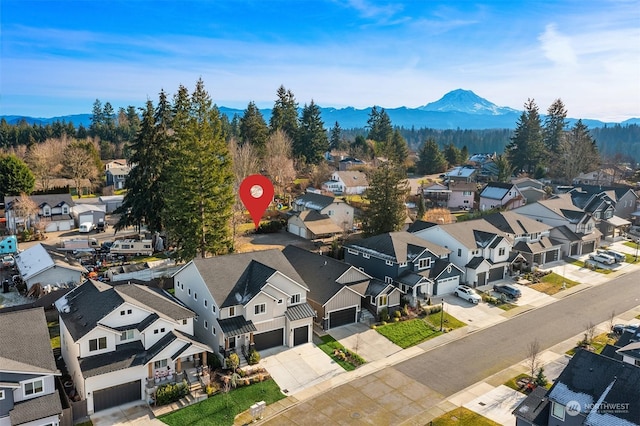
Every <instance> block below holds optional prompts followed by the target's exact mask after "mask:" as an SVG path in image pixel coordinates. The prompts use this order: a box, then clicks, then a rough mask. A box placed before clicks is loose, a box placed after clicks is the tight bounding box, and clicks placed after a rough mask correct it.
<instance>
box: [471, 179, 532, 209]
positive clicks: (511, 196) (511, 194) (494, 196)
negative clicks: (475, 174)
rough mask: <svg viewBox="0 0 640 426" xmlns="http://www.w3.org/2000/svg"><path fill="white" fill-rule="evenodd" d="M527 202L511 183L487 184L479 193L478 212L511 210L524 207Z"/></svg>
mask: <svg viewBox="0 0 640 426" xmlns="http://www.w3.org/2000/svg"><path fill="white" fill-rule="evenodd" d="M526 203H527V200H525V198H524V197H523V196H522V193H521V192H520V190H519V189H518V187H517V186H515V185H514V184H512V183H502V182H489V183H488V184H487V185H486V186H485V187H484V188H483V189H482V192H480V210H481V211H485V210H491V209H504V210H513V209H516V208H518V207H521V206H524V205H525V204H526Z"/></svg>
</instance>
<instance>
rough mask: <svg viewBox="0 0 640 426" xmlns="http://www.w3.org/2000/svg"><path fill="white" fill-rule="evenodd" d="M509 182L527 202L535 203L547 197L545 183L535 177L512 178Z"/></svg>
mask: <svg viewBox="0 0 640 426" xmlns="http://www.w3.org/2000/svg"><path fill="white" fill-rule="evenodd" d="M511 183H512V184H514V185H515V186H516V187H517V188H518V189H519V190H520V193H521V194H522V196H523V197H524V198H525V199H526V200H527V203H535V202H536V201H538V200H544V199H545V198H547V193H546V191H545V184H544V183H542V182H540V181H539V180H537V179H533V178H530V177H522V178H514V179H511Z"/></svg>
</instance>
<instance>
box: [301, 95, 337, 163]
mask: <svg viewBox="0 0 640 426" xmlns="http://www.w3.org/2000/svg"><path fill="white" fill-rule="evenodd" d="M328 150H329V138H328V137H327V132H326V131H325V130H324V122H323V121H322V118H321V117H320V108H318V106H317V105H316V104H315V103H314V102H313V100H312V101H311V103H310V104H309V105H306V104H305V106H304V108H303V109H302V117H301V118H300V127H299V130H298V137H297V138H296V139H294V144H293V155H294V156H295V157H297V158H304V160H305V162H306V163H307V164H318V163H319V162H321V161H322V160H323V158H324V157H323V154H324V153H325V152H326V151H328Z"/></svg>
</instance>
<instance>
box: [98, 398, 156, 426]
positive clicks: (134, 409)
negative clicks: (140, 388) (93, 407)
mask: <svg viewBox="0 0 640 426" xmlns="http://www.w3.org/2000/svg"><path fill="white" fill-rule="evenodd" d="M91 421H92V422H93V426H116V425H137V426H152V425H157V426H160V425H164V423H162V422H161V421H160V420H158V419H156V418H155V417H154V416H153V413H152V412H151V409H149V406H148V405H147V404H146V403H144V402H141V401H137V402H132V403H131V404H125V405H121V406H118V407H114V408H110V409H108V410H102V411H98V412H97V413H94V414H92V415H91Z"/></svg>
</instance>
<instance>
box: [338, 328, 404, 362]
mask: <svg viewBox="0 0 640 426" xmlns="http://www.w3.org/2000/svg"><path fill="white" fill-rule="evenodd" d="M328 333H329V334H330V335H331V336H332V337H333V338H334V339H336V340H337V341H338V342H340V344H342V346H344V347H345V348H347V349H349V350H350V351H352V352H355V353H357V354H358V355H360V356H361V357H362V358H364V359H365V361H367V362H371V361H377V360H379V359H383V358H386V357H388V356H389V355H392V354H395V353H396V352H399V351H401V350H402V348H401V347H400V346H398V345H396V344H394V343H391V341H389V339H387V338H386V337H384V336H383V335H382V334H380V333H378V332H377V331H376V330H372V329H371V328H369V326H367V325H365V324H361V323H356V324H349V325H343V326H342V327H336V328H332V329H331V330H329V331H328Z"/></svg>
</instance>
